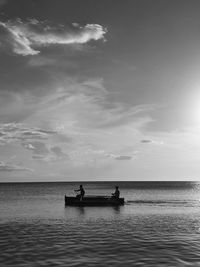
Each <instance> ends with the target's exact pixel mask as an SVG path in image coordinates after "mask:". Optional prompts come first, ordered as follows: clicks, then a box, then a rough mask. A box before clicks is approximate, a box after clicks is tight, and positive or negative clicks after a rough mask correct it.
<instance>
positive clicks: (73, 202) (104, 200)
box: [65, 195, 124, 207]
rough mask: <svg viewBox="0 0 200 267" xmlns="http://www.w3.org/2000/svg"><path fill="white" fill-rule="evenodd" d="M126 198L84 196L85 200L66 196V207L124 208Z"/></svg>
mask: <svg viewBox="0 0 200 267" xmlns="http://www.w3.org/2000/svg"><path fill="white" fill-rule="evenodd" d="M122 205H124V198H114V197H111V196H84V197H83V199H79V198H77V197H68V196H66V195H65V206H78V207H83V206H122Z"/></svg>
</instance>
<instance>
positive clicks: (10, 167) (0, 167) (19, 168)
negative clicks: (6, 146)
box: [0, 161, 33, 172]
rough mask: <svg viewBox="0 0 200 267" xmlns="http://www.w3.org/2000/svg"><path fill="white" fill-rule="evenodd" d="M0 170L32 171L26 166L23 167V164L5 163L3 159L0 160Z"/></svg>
mask: <svg viewBox="0 0 200 267" xmlns="http://www.w3.org/2000/svg"><path fill="white" fill-rule="evenodd" d="M0 171H5V172H12V171H33V170H32V169H29V168H26V167H23V166H19V165H15V164H10V163H5V162H3V161H0Z"/></svg>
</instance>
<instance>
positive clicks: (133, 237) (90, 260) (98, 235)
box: [0, 182, 200, 267]
mask: <svg viewBox="0 0 200 267" xmlns="http://www.w3.org/2000/svg"><path fill="white" fill-rule="evenodd" d="M82 184H83V185H84V188H85V190H86V193H88V194H98V195H100V194H102V195H109V194H110V193H111V192H112V191H113V190H114V186H115V185H116V183H111V182H102V183H82ZM117 184H118V185H119V187H120V191H121V195H122V196H123V197H125V200H126V204H125V205H124V206H123V207H118V208H115V207H82V208H78V207H65V206H64V194H67V195H73V194H74V193H73V189H74V188H78V185H79V184H77V183H10V184H0V266H20V267H21V266H22V267H23V266H87V267H89V266H109V267H110V266H117V267H118V266H148V267H149V266H154V267H155V266H170V267H173V266H195V267H196V266H200V185H199V184H196V183H183V182H120V183H117Z"/></svg>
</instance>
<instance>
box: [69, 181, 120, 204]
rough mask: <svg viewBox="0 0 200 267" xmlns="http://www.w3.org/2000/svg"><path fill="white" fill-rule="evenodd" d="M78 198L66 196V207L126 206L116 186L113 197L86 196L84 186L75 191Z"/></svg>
mask: <svg viewBox="0 0 200 267" xmlns="http://www.w3.org/2000/svg"><path fill="white" fill-rule="evenodd" d="M74 191H75V192H76V193H78V194H77V195H76V197H67V196H65V205H66V206H119V205H124V198H120V191H119V186H115V191H114V193H112V194H111V196H96V195H92V196H91V195H86V194H85V190H84V188H83V185H82V184H81V185H80V186H79V189H75V190H74Z"/></svg>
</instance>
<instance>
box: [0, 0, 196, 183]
mask: <svg viewBox="0 0 200 267" xmlns="http://www.w3.org/2000/svg"><path fill="white" fill-rule="evenodd" d="M199 12H200V1H199V0H190V1H188V0H152V1H149V0H125V1H124V0H99V1H98V0H0V182H29V181H30V182H32V181H80V180H81V181H84V180H85V181H112V180H115V181H117V180H119V181H125V180H127V181H145V180H155V181H158V180H159V181H165V180H184V181H185V180H189V181H191V180H199V179H200V164H199V159H200V75H199V70H200V16H199Z"/></svg>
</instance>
